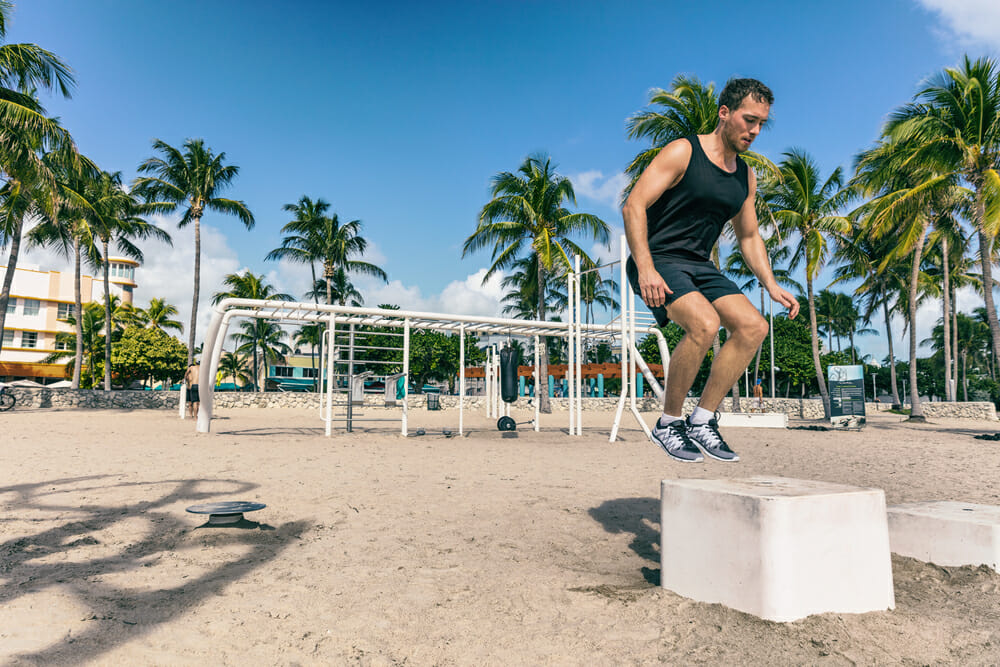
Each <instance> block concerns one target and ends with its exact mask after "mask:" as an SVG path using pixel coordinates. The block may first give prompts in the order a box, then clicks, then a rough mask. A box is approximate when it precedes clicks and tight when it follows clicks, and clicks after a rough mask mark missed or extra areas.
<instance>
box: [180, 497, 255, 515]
mask: <svg viewBox="0 0 1000 667" xmlns="http://www.w3.org/2000/svg"><path fill="white" fill-rule="evenodd" d="M265 507H267V505H265V504H264V503H252V502H249V501H246V500H229V501H226V502H221V503H205V504H204V505H192V506H191V507H189V508H187V511H188V512H191V513H192V514H242V513H243V512H256V511H257V510H262V509H264V508H265Z"/></svg>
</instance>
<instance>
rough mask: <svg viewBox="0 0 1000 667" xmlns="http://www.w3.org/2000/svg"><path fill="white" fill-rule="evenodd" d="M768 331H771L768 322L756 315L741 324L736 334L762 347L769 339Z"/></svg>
mask: <svg viewBox="0 0 1000 667" xmlns="http://www.w3.org/2000/svg"><path fill="white" fill-rule="evenodd" d="M768 331H770V327H769V326H768V324H767V320H765V319H764V318H763V317H761V316H760V315H756V314H755V315H754V316H752V317H748V318H747V319H746V320H745V321H743V322H741V323H740V326H739V327H738V328H737V330H736V333H738V334H739V335H740V336H743V337H744V338H746V339H747V340H749V341H751V342H753V344H754V345H760V344H761V343H763V342H764V339H765V338H767V333H768Z"/></svg>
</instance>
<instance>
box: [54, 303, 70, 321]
mask: <svg viewBox="0 0 1000 667" xmlns="http://www.w3.org/2000/svg"><path fill="white" fill-rule="evenodd" d="M72 315H73V304H71V303H60V304H59V313H58V314H57V315H56V319H58V320H68V319H69V318H70V316H72Z"/></svg>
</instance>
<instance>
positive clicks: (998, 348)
mask: <svg viewBox="0 0 1000 667" xmlns="http://www.w3.org/2000/svg"><path fill="white" fill-rule="evenodd" d="M884 132H885V134H886V135H887V136H889V137H892V138H893V139H895V140H897V141H899V142H901V143H903V144H905V145H906V146H907V147H908V148H909V149H910V151H909V156H908V158H907V161H908V162H910V163H913V164H917V165H922V166H924V168H930V169H933V170H934V171H935V172H937V173H938V174H939V175H940V176H939V177H940V178H942V179H945V178H949V177H955V176H960V177H961V178H962V179H964V180H965V182H966V183H968V184H969V186H970V187H971V189H972V192H971V196H970V197H969V199H970V201H969V203H970V205H971V206H970V208H971V216H970V217H971V221H972V223H973V227H974V228H975V230H976V233H977V235H978V237H979V259H980V268H981V272H982V281H983V297H984V299H985V304H986V313H987V317H988V321H989V328H990V332H991V334H992V338H993V343H992V344H993V355H994V358H1000V322H998V320H997V312H996V306H995V303H994V299H993V261H994V257H995V255H994V253H993V241H994V239H995V237H996V235H997V232H998V230H1000V173H998V165H1000V68H998V65H997V62H996V61H994V60H991V59H989V58H985V57H984V58H979V59H977V60H974V61H973V60H970V59H969V57H968V56H965V57H964V58H963V59H962V63H961V65H960V66H959V67H955V68H951V67H949V68H946V69H945V70H944V71H943V72H941V73H939V74H937V75H936V76H934V77H931V78H930V79H929V80H928V81H927V83H926V84H925V85H924V86H923V87H922V88H921V89H920V90H919V91H918V92H917V94H916V95H915V97H914V101H913V102H912V103H911V104H908V105H905V106H903V107H901V108H900V109H898V110H897V111H895V112H894V113H893V114H892V116H891V117H890V120H889V122H888V123H887V125H886V128H885V131H884ZM919 194H920V193H915V195H914V196H919ZM913 374H914V373H913V371H911V375H913Z"/></svg>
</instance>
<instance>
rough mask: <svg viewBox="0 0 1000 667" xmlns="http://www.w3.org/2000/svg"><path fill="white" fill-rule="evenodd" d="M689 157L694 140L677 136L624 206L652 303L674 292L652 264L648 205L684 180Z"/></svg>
mask: <svg viewBox="0 0 1000 667" xmlns="http://www.w3.org/2000/svg"><path fill="white" fill-rule="evenodd" d="M690 160H691V144H690V143H689V142H688V141H687V140H685V139H678V140H676V141H672V142H670V143H669V144H667V145H666V146H664V147H663V149H662V150H661V151H660V152H659V153H658V154H657V155H656V157H655V158H653V161H652V162H651V163H650V164H649V166H648V167H646V170H645V171H643V172H642V175H641V176H640V177H639V180H638V181H637V182H636V184H635V187H634V188H632V192H631V194H629V197H628V200H627V201H626V202H625V206H623V207H622V218H623V219H624V220H625V237H626V238H627V240H628V247H629V250H630V251H631V253H632V259H633V261H635V265H636V268H637V269H638V273H639V288H640V290H641V294H640V296H641V297H642V300H643V301H644V302H645V304H646V305H647V306H650V307H655V306H662V305H663V303H664V301H665V299H666V295H667V294H673V292H672V291H671V290H670V287H669V286H668V285H667V283H666V282H664V280H663V278H662V277H661V276H660V274H659V273H657V272H656V267H655V266H653V256H652V254H651V253H650V251H649V240H648V236H647V233H648V221H647V219H646V209H647V208H649V207H650V206H651V205H652V204H653V203H654V202H656V200H657V199H659V198H660V197H661V196H662V195H663V193H664V192H665V191H667V190H668V189H670V188H672V187H674V186H675V185H676V184H677V183H678V182H679V181H680V180H681V178H682V177H683V176H684V172H685V170H686V169H687V165H688V162H689V161H690Z"/></svg>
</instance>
